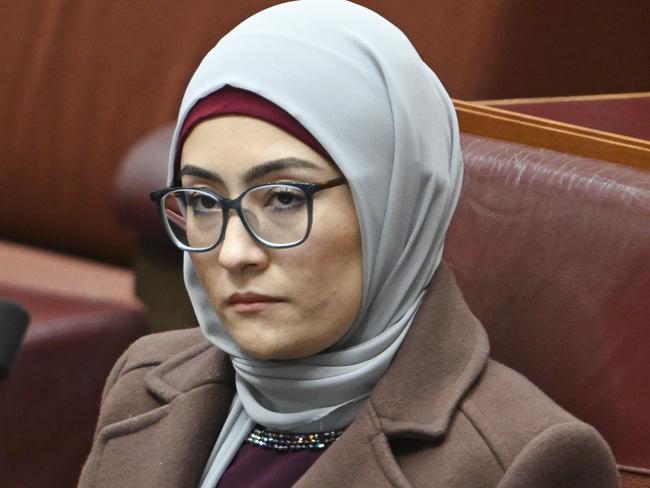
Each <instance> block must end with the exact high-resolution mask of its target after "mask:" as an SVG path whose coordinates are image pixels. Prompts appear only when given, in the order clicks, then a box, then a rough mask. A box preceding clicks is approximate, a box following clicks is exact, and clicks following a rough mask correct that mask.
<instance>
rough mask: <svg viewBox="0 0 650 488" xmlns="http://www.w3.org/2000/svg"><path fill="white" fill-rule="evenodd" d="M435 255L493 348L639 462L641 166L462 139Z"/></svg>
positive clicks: (622, 459)
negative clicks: (445, 228)
mask: <svg viewBox="0 0 650 488" xmlns="http://www.w3.org/2000/svg"><path fill="white" fill-rule="evenodd" d="M462 146H463V155H464V159H465V181H464V186H463V192H462V195H461V201H460V204H459V207H458V209H457V211H456V214H455V216H454V220H453V222H452V225H451V228H450V231H449V234H448V238H447V243H446V246H447V247H446V251H445V253H446V254H445V257H446V259H447V260H448V261H449V262H450V264H451V266H452V268H453V270H454V273H455V274H456V276H457V278H458V281H459V284H460V286H461V289H462V290H463V293H464V294H465V297H466V298H467V301H468V303H469V305H470V308H471V309H472V310H473V311H474V313H475V314H476V315H477V316H478V318H479V319H480V320H481V321H482V322H483V324H484V325H485V326H486V328H487V330H488V334H489V335H490V339H491V346H492V354H493V356H494V357H495V358H496V359H498V360H500V361H502V362H504V363H506V364H508V365H510V366H512V367H513V368H515V369H517V370H518V371H520V372H522V373H523V374H525V375H526V376H528V377H529V378H530V379H531V380H532V381H533V382H534V383H536V384H537V385H539V386H540V387H541V388H542V389H543V390H544V391H545V392H546V393H547V394H549V395H550V396H551V397H552V398H554V399H555V400H556V401H558V402H559V403H560V404H561V405H562V406H564V407H565V408H566V409H568V410H569V411H571V412H572V413H574V414H575V415H577V416H578V417H580V418H581V419H583V420H585V421H586V422H588V423H590V424H593V425H594V426H596V428H597V429H598V430H599V431H600V432H601V433H602V434H603V436H604V437H605V438H606V439H607V441H608V442H609V444H610V445H611V447H612V448H613V450H614V454H615V456H616V459H617V461H618V463H619V464H623V465H628V466H634V467H641V468H646V469H649V468H650V415H648V412H650V382H649V380H648V379H649V378H650V360H649V359H648V358H649V357H650V333H649V325H650V172H647V171H643V170H636V169H633V168H629V167H625V166H619V165H614V164H610V163H605V162H602V161H595V160H587V159H584V158H580V157H575V156H571V155H565V154H560V153H555V152H553V151H549V150H544V149H537V148H532V147H528V146H522V145H517V144H512V143H506V142H502V141H496V140H493V139H486V138H481V137H478V136H472V135H467V134H465V135H463V138H462Z"/></svg>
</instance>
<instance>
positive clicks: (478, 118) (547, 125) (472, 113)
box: [454, 100, 650, 170]
mask: <svg viewBox="0 0 650 488" xmlns="http://www.w3.org/2000/svg"><path fill="white" fill-rule="evenodd" d="M454 106H455V107H456V113H457V114H458V122H459V125H460V130H461V131H462V132H467V133H470V134H476V135H480V136H485V137H491V138H494V139H501V140H506V141H511V142H518V143H521V144H527V145H530V146H536V147H542V148H545V149H552V150H554V151H559V152H564V153H569V154H576V155H578V156H584V157H587V158H593V159H602V160H605V161H610V162H612V163H618V164H624V165H627V166H634V167H637V168H642V169H646V170H650V141H645V140H643V139H636V138H634V137H628V136H623V135H620V134H614V133H611V132H604V131H600V130H596V129H590V128H587V127H582V126H578V125H573V124H567V123H564V122H557V121H555V120H550V119H545V118H542V117H535V116H533V115H526V114H520V113H516V112H511V111H509V110H503V109H500V108H496V107H492V106H486V105H482V104H480V103H476V102H465V101H462V100H454Z"/></svg>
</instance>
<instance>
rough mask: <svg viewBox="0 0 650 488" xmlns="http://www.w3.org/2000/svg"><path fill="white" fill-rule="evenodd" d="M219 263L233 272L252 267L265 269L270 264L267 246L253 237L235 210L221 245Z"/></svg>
mask: <svg viewBox="0 0 650 488" xmlns="http://www.w3.org/2000/svg"><path fill="white" fill-rule="evenodd" d="M219 263H220V264H221V265H222V266H223V267H224V268H226V269H227V270H228V271H231V272H239V271H241V270H243V269H245V268H250V267H255V268H262V269H263V268H265V267H266V265H267V264H268V255H267V253H266V248H265V247H264V246H263V245H262V244H260V243H259V242H257V241H256V240H255V239H253V237H252V236H251V235H250V234H249V233H248V231H247V230H246V227H244V224H243V223H242V221H241V219H240V217H239V215H237V214H236V213H234V212H233V215H231V216H230V218H229V219H228V224H227V226H226V234H225V235H224V238H223V241H222V242H221V244H220V245H219Z"/></svg>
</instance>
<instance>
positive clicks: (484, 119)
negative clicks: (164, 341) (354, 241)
mask: <svg viewBox="0 0 650 488" xmlns="http://www.w3.org/2000/svg"><path fill="white" fill-rule="evenodd" d="M275 3H280V2H274V1H268V0H238V1H226V0H187V1H184V2H179V1H175V0H156V1H152V0H128V1H127V0H111V1H103V0H40V1H37V0H25V1H18V0H15V1H14V0H8V1H4V2H2V5H1V7H0V32H2V42H1V43H0V107H1V109H2V116H1V117H0V164H1V166H0V168H1V173H0V175H1V176H0V299H4V300H7V301H8V302H7V303H9V302H11V303H12V304H13V303H18V304H20V305H21V306H22V307H23V308H24V309H26V310H27V312H28V313H29V315H30V316H31V322H30V326H29V328H28V329H27V333H26V334H25V336H24V340H23V347H22V350H21V352H20V355H19V356H18V359H17V361H14V359H15V358H14V356H12V355H11V354H9V356H8V357H10V360H7V363H6V364H4V363H3V358H2V357H1V356H2V348H1V347H0V370H2V371H6V372H7V374H8V378H5V379H0V473H2V482H0V483H2V485H3V487H8V488H14V487H16V488H26V487H27V488H29V487H39V488H41V487H70V486H74V485H75V483H76V479H77V477H78V474H79V471H80V469H81V465H82V463H83V460H84V459H85V456H86V455H87V452H88V449H89V447H90V442H91V439H92V435H93V430H94V426H95V422H96V417H97V412H98V407H99V401H100V395H101V390H102V386H103V384H104V380H105V378H106V375H107V374H108V372H109V370H110V368H111V366H112V364H113V363H114V362H115V360H116V359H117V357H119V355H120V354H121V353H122V352H123V351H124V350H125V349H126V347H127V346H128V345H129V344H130V343H131V342H133V341H134V340H135V339H137V338H138V337H140V336H141V335H143V334H147V333H150V332H152V331H162V330H167V329H172V328H181V327H189V326H193V325H194V318H193V314H192V311H191V308H190V307H189V304H188V301H187V298H186V297H185V294H184V291H183V284H182V281H181V275H180V265H181V256H180V254H179V253H178V252H177V251H176V250H175V249H174V248H172V246H171V244H170V243H169V242H168V239H167V238H166V236H165V235H164V232H163V230H162V227H161V225H160V224H159V221H158V218H157V215H156V212H155V209H154V206H153V205H152V203H151V202H150V201H149V199H148V192H149V191H152V190H157V189H160V188H162V187H163V186H164V185H165V172H166V153H167V148H168V145H169V140H170V136H171V132H170V131H171V126H170V123H172V122H173V121H174V119H175V117H176V114H177V110H178V107H179V104H180V100H181V97H182V93H183V90H184V87H185V85H186V83H187V82H188V80H189V78H190V76H191V74H192V72H193V70H194V69H195V67H196V66H197V64H198V63H199V61H200V60H201V58H202V57H203V55H204V54H205V53H206V52H207V51H208V50H209V49H210V48H211V47H212V46H213V45H214V44H215V43H216V41H217V40H218V39H219V38H220V37H221V36H222V35H224V34H225V33H226V32H228V31H229V30H230V29H231V28H233V27H234V26H235V25H237V24H238V23H239V22H241V21H242V20H244V19H245V18H247V17H249V16H250V15H252V14H253V13H255V12H257V11H259V10H261V9H263V8H265V7H268V6H270V5H273V4H275ZM358 3H361V4H363V5H366V6H368V7H369V8H371V9H373V10H375V11H377V12H378V13H379V14H381V15H383V16H384V17H386V18H387V19H389V20H390V21H392V22H393V23H394V24H396V25H397V26H398V27H399V28H400V29H402V30H403V31H404V32H405V33H406V34H407V36H408V37H409V38H410V39H411V41H412V42H413V44H414V45H415V47H416V48H417V49H418V51H419V52H420V54H421V56H422V57H423V59H424V60H425V61H426V62H427V64H429V66H431V67H432V69H433V70H434V71H435V72H436V74H437V75H438V76H439V77H440V79H441V80H442V82H443V83H444V85H445V86H446V88H447V90H448V92H449V93H450V95H451V96H452V98H454V99H455V100H456V104H457V105H456V106H457V109H458V113H459V118H460V126H461V130H462V131H463V136H462V139H463V140H462V144H463V153H464V158H465V164H466V179H465V183H464V189H463V196H462V198H461V203H460V206H459V210H458V212H457V216H456V217H455V220H454V223H453V225H452V229H451V230H450V233H449V237H448V243H447V252H446V255H445V258H446V259H447V260H448V261H449V262H450V264H451V266H452V268H453V269H454V272H455V273H456V276H457V277H458V280H459V283H460V284H461V288H462V290H463V292H464V294H465V296H466V298H467V301H468V302H469V304H470V307H471V308H472V310H473V311H474V312H475V314H476V315H477V316H478V317H479V318H480V319H481V321H482V322H483V323H484V325H485V326H486V328H487V329H488V332H489V334H490V339H491V342H492V350H493V354H495V356H496V357H497V358H498V359H499V360H501V361H503V362H505V363H506V364H508V365H510V366H512V367H514V368H515V369H518V370H519V371H521V372H523V373H524V374H526V375H527V376H529V377H530V378H531V379H532V380H533V381H534V382H535V383H536V384H538V385H540V386H541V387H542V389H543V390H544V391H545V392H547V393H548V394H549V395H551V396H552V397H553V398H554V399H555V400H556V401H558V402H559V403H560V404H561V405H562V406H563V407H565V408H567V409H568V410H569V411H571V412H573V413H575V414H576V415H578V416H579V417H580V418H583V419H585V420H586V421H588V422H590V423H592V424H593V425H595V426H596V427H597V428H598V429H599V430H600V431H601V432H602V433H603V435H604V436H605V438H606V439H607V441H608V442H609V443H610V445H611V446H612V447H613V450H614V454H615V456H616V459H617V462H618V463H619V465H620V469H621V473H622V476H623V477H624V481H625V483H627V484H624V486H628V487H641V486H650V415H648V412H650V386H649V383H648V377H650V362H649V361H648V360H647V358H648V355H649V353H650V340H649V339H648V337H649V335H648V333H647V330H648V329H647V327H648V325H650V318H649V317H650V301H649V300H648V299H647V298H648V296H650V224H648V222H650V49H649V43H648V39H649V36H648V33H649V32H650V2H649V1H648V0H572V1H566V0H404V1H394V0H365V1H360V2H358ZM463 101H464V102H463ZM501 109H508V111H507V112H506V111H504V110H501ZM530 115H532V116H533V117H530ZM535 116H538V117H543V118H544V119H538V118H535ZM566 123H570V124H573V125H571V126H567V125H564V124H566ZM486 263H489V264H490V266H487V265H486ZM7 307H9V305H8V306H7ZM7 309H9V308H7ZM12 310H13V309H12ZM12 314H14V312H12ZM14 315H15V314H14ZM14 315H12V317H13V316H14ZM12 320H13V319H12V318H11V317H9V316H8V315H6V316H3V315H2V313H1V310H0V327H4V328H6V329H7V330H9V329H8V328H9V327H14V326H16V327H17V329H16V330H18V328H19V327H18V325H16V323H14V322H12ZM12 334H13V335H12V336H11V337H13V338H14V339H15V338H16V337H20V336H21V334H22V332H20V333H18V332H16V333H15V334H14V333H13V332H12ZM2 337H5V336H3V335H2V334H0V340H1V339H2ZM7 337H8V336H7ZM14 339H12V340H14ZM1 345H2V344H0V346H1ZM14 362H15V364H14Z"/></svg>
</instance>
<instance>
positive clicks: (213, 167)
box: [179, 115, 340, 183]
mask: <svg viewBox="0 0 650 488" xmlns="http://www.w3.org/2000/svg"><path fill="white" fill-rule="evenodd" d="M180 166H181V169H180V173H179V176H183V175H193V176H197V177H201V176H209V175H207V172H210V173H212V174H215V173H216V174H217V175H219V176H220V177H221V178H226V177H228V178H241V179H244V180H246V182H247V183H251V182H252V180H256V179H259V178H262V177H264V176H267V175H270V174H272V173H275V174H281V173H282V174H304V175H319V174H323V175H325V174H330V175H332V174H340V172H339V171H338V168H336V166H335V165H333V163H331V162H330V161H329V160H327V159H325V158H324V157H323V156H321V155H320V154H319V153H318V152H316V151H315V150H313V149H312V148H311V147H310V146H308V145H307V144H305V143H304V142H302V141H301V140H299V139H298V138H296V137H294V136H293V135H291V134H289V133H288V132H286V131H284V130H282V129H280V128H278V127H276V126H274V125H273V124H270V123H269V122H266V121H263V120H259V119H256V118H254V117H248V116H242V115H228V116H222V117H215V118H212V119H208V120H205V121H203V122H201V123H199V124H198V125H197V126H196V127H194V128H193V130H192V131H191V132H190V133H189V135H188V137H187V138H186V140H185V143H184V144H183V147H182V151H181V164H180ZM201 170H203V173H204V174H203V175H202V174H201Z"/></svg>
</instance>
